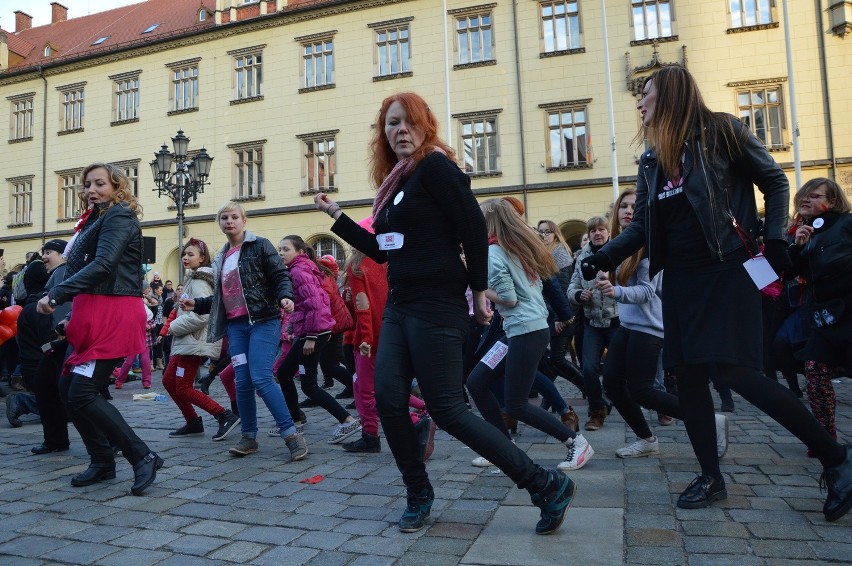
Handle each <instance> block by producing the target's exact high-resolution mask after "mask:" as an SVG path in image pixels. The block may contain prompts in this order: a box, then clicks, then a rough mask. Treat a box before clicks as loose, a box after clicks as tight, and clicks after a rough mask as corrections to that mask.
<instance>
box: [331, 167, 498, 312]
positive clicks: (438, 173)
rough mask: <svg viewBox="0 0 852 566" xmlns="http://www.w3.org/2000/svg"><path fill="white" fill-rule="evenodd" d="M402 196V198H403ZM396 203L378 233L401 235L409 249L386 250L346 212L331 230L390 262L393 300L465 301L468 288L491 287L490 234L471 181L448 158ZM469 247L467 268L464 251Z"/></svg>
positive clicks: (383, 215)
mask: <svg viewBox="0 0 852 566" xmlns="http://www.w3.org/2000/svg"><path fill="white" fill-rule="evenodd" d="M400 194H402V197H399V196H398V195H400ZM395 195H396V197H395V198H393V199H391V201H390V204H388V206H387V207H385V208H384V209H383V210H382V211H380V212H379V215H378V218H377V219H376V233H377V234H386V233H389V232H399V233H400V234H402V235H403V237H404V242H403V246H402V248H400V249H397V250H388V251H382V250H380V249H379V245H378V242H377V240H376V237H375V236H374V235H372V234H370V233H369V232H368V231H367V230H365V229H363V228H361V227H360V226H358V225H357V224H356V223H355V222H354V221H353V220H352V219H351V218H349V217H348V216H346V215H345V214H343V215H341V216H340V217H339V218H338V219H337V221H336V222H335V223H334V225H333V226H332V228H331V230H332V231H333V232H334V233H335V234H337V235H338V236H340V237H341V238H343V239H344V240H346V242H348V243H349V244H350V245H352V246H353V247H355V248H357V249H359V250H361V251H362V252H364V253H365V254H367V255H368V256H369V257H370V258H372V259H373V260H375V261H377V262H379V263H384V262H387V263H388V288H389V293H388V301H389V302H390V303H392V304H394V305H405V304H407V303H408V304H410V303H416V302H417V301H419V300H427V301H428V300H439V301H442V300H450V301H453V302H456V301H459V300H461V301H464V292H465V290H466V289H467V287H468V286H470V288H471V289H473V290H474V291H484V290H485V289H487V288H488V235H487V232H486V229H485V218H484V217H483V215H482V211H481V210H480V209H479V203H478V202H477V201H476V198H474V196H473V193H472V192H471V190H470V178H469V177H468V176H467V175H465V174H464V173H463V172H462V171H461V170H460V169H459V168H458V166H457V165H456V164H455V163H453V162H452V161H450V160H449V159H448V158H447V157H446V156H445V155H443V154H441V153H438V152H434V153H432V154H430V155H428V156H427V157H425V158H424V159H423V161H421V162H420V164H419V165H418V166H417V168H415V170H414V172H413V173H412V174H411V176H410V177H409V178H408V179H407V180H406V181H405V182H404V183H403V184H402V186H401V187H400V188H399V189H398V190H397V192H396V193H395ZM462 247H463V248H464V252H465V259H466V261H467V268H465V266H464V264H463V263H462V261H461V258H460V256H459V253H460V252H461V248H462Z"/></svg>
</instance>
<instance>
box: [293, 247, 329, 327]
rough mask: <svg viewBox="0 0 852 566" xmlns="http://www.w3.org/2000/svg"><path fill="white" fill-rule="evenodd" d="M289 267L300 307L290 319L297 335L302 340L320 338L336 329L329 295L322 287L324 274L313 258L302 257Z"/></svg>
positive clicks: (296, 258) (295, 296)
mask: <svg viewBox="0 0 852 566" xmlns="http://www.w3.org/2000/svg"><path fill="white" fill-rule="evenodd" d="M287 267H288V268H289V269H290V279H291V280H292V282H293V301H294V302H295V303H296V308H295V310H294V311H293V315H292V316H291V317H290V324H291V325H292V326H293V334H295V335H296V336H298V337H300V338H304V337H306V336H307V337H310V336H314V337H315V336H317V335H318V334H321V333H323V332H328V331H330V330H331V329H332V328H333V327H334V318H332V316H331V307H330V306H329V299H328V293H326V292H325V289H323V287H322V279H323V275H322V272H321V271H320V270H319V267H317V265H316V264H315V263H314V262H313V261H311V258H309V257H308V256H306V255H304V254H299V255H297V256H296V257H294V258H293V261H291V262H290V263H289V264H288V265H287Z"/></svg>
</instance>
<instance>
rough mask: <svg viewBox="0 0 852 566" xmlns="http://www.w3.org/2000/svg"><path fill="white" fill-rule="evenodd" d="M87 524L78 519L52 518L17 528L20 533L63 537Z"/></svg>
mask: <svg viewBox="0 0 852 566" xmlns="http://www.w3.org/2000/svg"><path fill="white" fill-rule="evenodd" d="M89 526H90V525H89V524H87V523H83V522H80V521H69V520H67V519H53V520H51V521H47V522H44V523H37V524H34V525H29V526H27V527H24V528H22V529H17V530H18V532H20V533H26V534H33V535H41V536H46V537H56V538H64V537H67V536H69V535H71V534H73V533H76V532H77V531H82V530H85V529H88V528H89Z"/></svg>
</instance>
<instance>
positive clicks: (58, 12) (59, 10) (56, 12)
mask: <svg viewBox="0 0 852 566" xmlns="http://www.w3.org/2000/svg"><path fill="white" fill-rule="evenodd" d="M50 8H51V10H52V13H51V19H50V23H52V24H58V23H59V22H64V21H65V20H67V19H68V8H66V7H65V6H63V5H62V4H60V3H59V2H51V3H50Z"/></svg>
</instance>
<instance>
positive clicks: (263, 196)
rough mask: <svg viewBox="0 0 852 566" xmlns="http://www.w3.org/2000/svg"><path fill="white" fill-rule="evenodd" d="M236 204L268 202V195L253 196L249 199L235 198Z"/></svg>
mask: <svg viewBox="0 0 852 566" xmlns="http://www.w3.org/2000/svg"><path fill="white" fill-rule="evenodd" d="M233 200H234V202H251V201H254V200H266V195H253V196H249V197H234V198H233Z"/></svg>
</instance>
